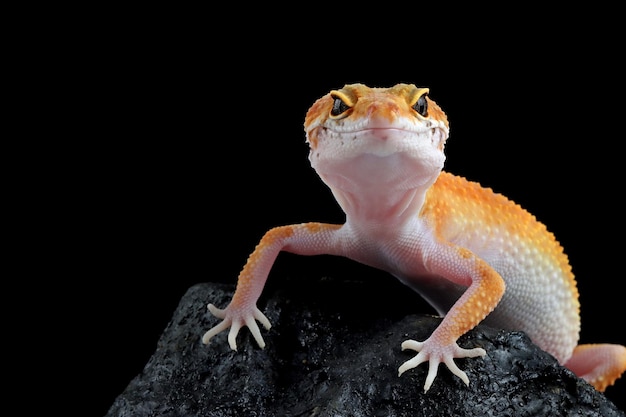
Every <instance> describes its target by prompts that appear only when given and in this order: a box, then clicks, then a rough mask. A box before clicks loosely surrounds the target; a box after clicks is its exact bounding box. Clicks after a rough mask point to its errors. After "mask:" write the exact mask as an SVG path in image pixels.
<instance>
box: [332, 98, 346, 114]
mask: <svg viewBox="0 0 626 417" xmlns="http://www.w3.org/2000/svg"><path fill="white" fill-rule="evenodd" d="M348 109H349V107H348V105H347V104H346V103H344V102H343V101H341V99H340V98H335V102H334V103H333V109H332V111H331V112H330V114H332V115H333V116H339V115H340V114H341V113H343V112H345V111H346V110H348Z"/></svg>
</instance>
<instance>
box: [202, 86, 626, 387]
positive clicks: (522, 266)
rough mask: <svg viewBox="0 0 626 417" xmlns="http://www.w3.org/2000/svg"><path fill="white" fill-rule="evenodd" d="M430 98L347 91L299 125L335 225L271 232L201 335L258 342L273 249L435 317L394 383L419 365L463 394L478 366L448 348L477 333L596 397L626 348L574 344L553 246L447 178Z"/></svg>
mask: <svg viewBox="0 0 626 417" xmlns="http://www.w3.org/2000/svg"><path fill="white" fill-rule="evenodd" d="M428 93H429V90H428V89H427V88H418V87H416V86H414V85H412V84H397V85H395V86H393V87H391V88H369V87H367V86H365V85H362V84H351V85H346V86H344V87H343V88H342V89H340V90H333V91H331V92H330V93H328V94H326V95H325V96H323V97H321V98H320V99H318V100H317V101H316V102H315V103H314V104H313V105H312V106H311V108H310V109H309V111H308V112H307V114H306V117H305V123H304V128H305V132H306V138H307V142H308V144H309V146H310V153H309V160H310V163H311V166H312V167H313V168H314V169H315V171H316V172H317V174H318V175H319V176H320V178H321V179H322V180H323V181H324V183H326V185H328V187H329V188H330V190H331V192H332V194H333V196H334V197H335V199H336V201H337V202H338V204H339V205H340V206H341V208H342V210H343V211H344V213H345V215H346V220H345V223H344V224H342V225H335V224H325V223H303V224H296V225H288V226H280V227H276V228H273V229H271V230H269V231H268V232H267V233H266V234H265V235H264V236H263V238H262V239H261V241H260V242H259V244H258V245H257V247H256V248H255V250H254V251H253V252H252V254H251V255H250V257H249V258H248V261H247V263H246V265H245V266H244V268H243V270H242V271H241V273H240V275H239V278H238V282H237V288H236V291H235V294H234V296H233V299H232V300H231V302H230V304H229V305H228V306H227V307H226V308H224V309H219V308H217V307H215V306H213V305H212V304H209V306H208V308H209V310H210V311H211V312H212V313H213V314H214V315H215V316H217V317H219V318H221V319H223V320H222V321H221V322H220V323H219V324H217V325H216V326H215V327H213V328H212V329H210V330H209V331H208V332H206V333H205V335H204V336H203V339H202V340H203V342H204V343H206V344H208V343H209V341H210V340H211V338H212V337H213V336H215V335H216V334H217V333H219V332H221V331H223V330H226V329H227V328H229V327H230V332H229V335H228V341H229V344H230V346H231V348H233V349H236V336H237V333H238V332H239V330H240V328H241V327H242V326H247V327H248V328H249V329H250V331H251V333H252V334H253V336H254V338H255V340H256V341H257V343H258V344H259V346H261V347H264V346H265V343H264V341H263V338H262V336H261V332H260V329H259V327H258V325H257V323H256V321H257V320H258V321H259V322H261V324H263V326H264V327H265V328H267V329H269V328H270V323H269V320H268V319H267V318H266V317H265V315H263V313H262V312H261V311H260V310H259V309H258V308H257V307H256V301H257V300H258V298H259V296H260V295H261V291H262V289H263V286H264V284H265V281H266V279H267V276H268V274H269V272H270V269H271V267H272V264H273V263H274V261H275V259H276V257H277V256H278V253H279V252H280V251H287V252H292V253H296V254H301V255H320V254H330V255H337V256H344V257H347V258H350V259H352V260H355V261H357V262H361V263H363V264H366V265H369V266H372V267H375V268H378V269H382V270H385V271H387V272H389V273H390V274H392V275H394V276H395V277H397V278H398V279H399V280H401V281H402V282H403V283H404V284H406V285H407V286H409V287H410V288H412V289H413V290H415V291H417V292H418V293H419V294H420V295H421V296H422V297H424V298H425V299H426V300H427V301H428V302H429V303H430V304H431V305H432V306H433V307H434V308H435V309H436V310H437V312H438V313H439V314H441V315H442V316H443V317H444V318H443V321H442V323H441V324H440V325H439V326H438V327H437V328H436V329H435V331H434V332H433V333H432V334H431V336H430V337H428V338H427V339H426V340H424V341H416V340H407V341H405V342H403V343H402V346H401V347H402V349H410V350H414V351H416V352H417V354H416V355H415V357H413V358H412V359H410V360H408V361H406V362H405V363H403V364H402V365H401V366H400V367H399V374H402V373H403V372H406V371H407V370H409V369H412V368H415V367H416V366H418V365H420V364H421V363H424V362H427V363H428V367H429V368H428V374H427V377H426V381H425V384H424V390H425V391H428V389H429V388H430V386H431V385H432V383H433V381H434V380H435V378H436V375H437V369H438V365H439V364H440V363H444V364H445V365H446V366H447V367H448V369H449V370H450V371H451V372H452V373H454V374H455V375H457V376H458V377H459V378H461V380H463V381H464V382H465V383H466V384H468V385H469V379H468V377H467V375H466V374H465V372H463V371H462V370H461V369H459V368H458V367H457V365H456V364H455V362H454V359H455V358H467V357H478V356H484V355H485V354H486V352H485V351H484V350H483V349H481V348H479V347H468V348H464V347H461V346H459V345H458V344H457V340H458V338H459V337H460V336H461V335H463V334H465V333H466V332H467V331H469V330H471V329H472V328H474V327H475V326H476V325H477V324H478V323H480V322H485V323H487V324H489V325H492V326H496V327H499V328H505V329H511V330H521V331H524V332H526V333H527V334H528V335H529V337H530V338H531V339H532V340H533V342H534V343H536V344H537V345H538V346H539V347H541V348H542V349H544V350H545V351H547V352H549V353H550V354H552V355H553V356H554V357H555V358H556V359H557V360H558V361H559V362H560V363H561V364H564V365H565V366H567V367H568V368H570V369H571V370H572V371H574V372H575V373H576V374H577V375H579V376H580V377H582V378H584V379H585V380H587V381H588V382H589V383H591V384H592V385H594V387H596V389H598V390H600V391H603V390H604V389H606V387H607V386H609V385H611V384H613V383H614V381H615V380H616V379H617V378H619V376H620V375H621V374H622V373H623V372H624V371H625V370H626V347H624V346H620V345H612V344H598V345H577V343H578V338H579V332H580V305H579V301H578V290H577V287H576V281H575V279H574V275H573V274H572V271H571V267H570V264H569V261H568V258H567V256H566V255H565V253H564V252H563V248H562V247H561V245H560V244H559V243H558V241H557V240H556V239H555V237H554V235H553V234H552V233H551V232H549V231H548V230H547V228H546V227H545V226H544V225H543V224H542V223H541V222H539V221H538V220H537V219H536V218H535V217H534V216H533V215H531V214H530V213H529V212H527V211H526V210H524V209H523V208H521V207H520V206H519V205H518V204H516V203H514V202H513V201H511V200H509V199H507V198H506V197H504V196H503V195H501V194H498V193H495V192H493V191H492V190H491V189H489V188H485V187H482V186H481V185H480V184H478V183H476V182H472V181H469V180H466V179H465V178H462V177H460V176H456V175H453V174H450V173H448V172H446V171H444V170H443V167H444V161H445V154H444V147H445V144H446V140H447V138H448V134H449V124H448V120H447V117H446V115H445V113H444V112H443V111H442V110H441V108H440V107H439V106H438V105H437V103H435V102H434V101H433V100H431V99H430V98H429V96H428Z"/></svg>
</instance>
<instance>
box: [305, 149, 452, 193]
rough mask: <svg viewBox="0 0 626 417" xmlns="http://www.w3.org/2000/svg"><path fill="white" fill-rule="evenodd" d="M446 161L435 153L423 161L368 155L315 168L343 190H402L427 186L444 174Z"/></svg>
mask: <svg viewBox="0 0 626 417" xmlns="http://www.w3.org/2000/svg"><path fill="white" fill-rule="evenodd" d="M444 160H445V157H444V156H443V154H442V153H434V152H430V153H428V154H427V155H422V157H420V158H415V157H413V156H411V155H409V154H407V153H405V152H395V153H391V154H386V155H380V154H379V153H369V152H368V153H362V154H360V155H357V156H353V157H351V158H348V159H332V160H330V159H324V158H321V159H318V160H317V161H316V163H314V164H313V166H314V168H315V170H316V171H317V173H318V174H319V175H320V177H322V178H324V179H325V182H327V183H329V182H330V183H332V185H333V186H337V187H338V188H341V189H344V190H357V189H364V188H381V187H384V188H387V189H394V190H399V189H410V188H416V187H420V186H422V185H424V184H425V183H427V182H428V181H429V179H430V178H432V177H433V176H436V175H437V174H438V173H439V172H440V171H441V169H442V168H443V163H444ZM312 162H313V161H312ZM346 173H349V175H347V174H346Z"/></svg>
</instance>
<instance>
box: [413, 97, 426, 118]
mask: <svg viewBox="0 0 626 417" xmlns="http://www.w3.org/2000/svg"><path fill="white" fill-rule="evenodd" d="M427 95H428V94H422V95H421V96H420V98H418V99H417V101H416V102H415V104H414V105H413V110H415V111H416V112H418V113H419V114H421V115H422V116H424V117H426V116H428V101H427V100H426V96H427Z"/></svg>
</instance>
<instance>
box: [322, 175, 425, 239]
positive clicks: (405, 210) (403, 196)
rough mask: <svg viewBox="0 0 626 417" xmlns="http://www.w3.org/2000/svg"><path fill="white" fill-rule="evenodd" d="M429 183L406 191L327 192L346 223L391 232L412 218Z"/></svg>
mask: <svg viewBox="0 0 626 417" xmlns="http://www.w3.org/2000/svg"><path fill="white" fill-rule="evenodd" d="M432 182H433V181H429V182H428V184H423V185H420V186H419V187H413V188H406V189H403V188H397V187H394V188H392V187H384V186H383V187H363V188H358V189H356V190H351V189H339V188H335V187H331V190H332V192H333V195H334V196H335V199H336V200H337V202H338V203H339V205H340V206H341V208H342V209H343V211H344V213H345V215H346V223H348V224H350V225H352V226H353V227H358V228H367V229H370V230H371V229H379V230H381V231H385V230H387V231H390V232H392V231H394V230H398V228H402V227H403V225H405V224H406V223H407V222H409V221H411V220H413V219H414V218H415V216H416V214H417V213H418V212H419V211H420V210H421V208H422V206H423V204H424V199H425V197H426V192H427V190H428V188H429V187H430V185H431V184H432Z"/></svg>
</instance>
